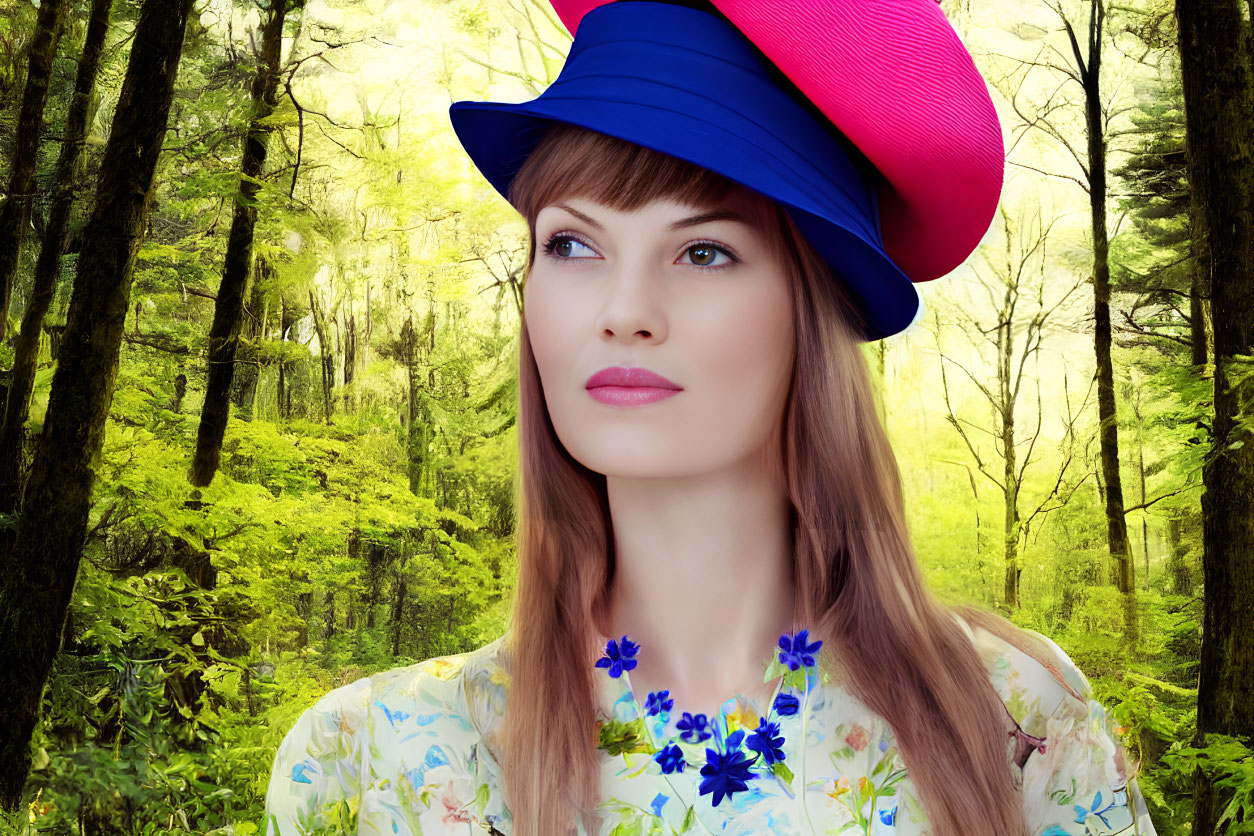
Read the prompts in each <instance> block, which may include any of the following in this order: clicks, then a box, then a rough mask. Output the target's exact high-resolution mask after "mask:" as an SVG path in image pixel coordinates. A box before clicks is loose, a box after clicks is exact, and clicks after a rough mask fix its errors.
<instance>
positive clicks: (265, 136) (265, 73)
mask: <svg viewBox="0 0 1254 836" xmlns="http://www.w3.org/2000/svg"><path fill="white" fill-rule="evenodd" d="M287 6H288V2H287V0H279V2H276V3H273V4H272V9H271V12H270V16H269V17H268V18H267V19H266V23H265V25H264V26H263V27H262V32H261V58H260V61H258V64H257V76H256V78H254V79H253V89H252V97H253V109H252V119H251V121H250V123H249V126H248V138H247V139H246V140H245V142H244V159H243V162H242V163H241V165H240V183H239V194H238V195H236V199H235V214H234V217H233V218H232V220H231V234H230V237H229V238H228V239H227V245H226V259H225V263H224V265H223V270H222V284H221V286H220V287H219V288H218V298H217V301H216V302H215V303H214V307H213V325H212V326H210V328H209V368H208V375H207V379H206V382H205V403H204V407H203V408H202V409H201V412H200V428H199V430H198V431H197V433H196V454H195V456H193V458H192V469H191V474H190V477H189V478H190V481H191V483H192V484H193V485H196V486H197V487H204V486H205V485H208V484H209V483H210V482H212V481H213V475H214V474H215V473H217V472H218V460H219V457H220V456H221V453H222V437H223V435H224V434H225V433H226V424H227V419H228V417H229V416H230V414H231V401H230V390H231V378H232V376H233V375H234V373H235V352H236V348H237V346H238V345H239V332H240V321H241V320H242V319H243V316H244V295H245V293H246V290H247V285H248V272H249V269H250V267H251V264H252V257H253V229H254V228H255V226H256V224H257V203H256V199H257V192H258V189H259V186H258V178H260V177H261V172H262V169H264V168H265V164H266V144H267V143H268V142H269V139H270V133H271V132H272V131H273V130H274V129H273V127H271V126H269V125H267V124H265V119H266V118H267V117H268V116H270V114H271V113H273V112H274V107H275V105H276V103H277V100H276V96H277V92H278V86H279V61H280V58H281V53H282V48H283V21H284V18H285V16H286V14H287Z"/></svg>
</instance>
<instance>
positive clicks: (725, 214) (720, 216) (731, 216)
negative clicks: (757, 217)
mask: <svg viewBox="0 0 1254 836" xmlns="http://www.w3.org/2000/svg"><path fill="white" fill-rule="evenodd" d="M553 205H554V206H555V207H557V208H559V209H565V210H566V211H567V212H569V213H570V214H572V215H574V216H575V217H576V218H579V220H581V221H583V222H584V223H586V224H588V226H590V227H592V228H593V229H596V230H600V231H604V230H605V227H603V226H601V224H599V223H598V222H597V221H595V220H593V219H592V218H591V217H589V216H588V215H585V214H584V213H583V212H580V211H579V210H578V209H575V208H573V207H571V206H568V205H567V204H565V203H554V204H553ZM713 221H735V222H736V223H740V224H744V225H745V226H747V227H750V228H752V226H753V225H752V224H751V223H749V221H748V220H746V219H745V217H744V215H741V214H740V213H739V212H737V211H735V210H733V209H719V210H716V211H713V212H703V213H701V214H700V215H693V216H692V217H689V218H680V219H679V220H677V221H675V222H674V223H672V224H671V225H670V227H669V228H670V229H672V230H676V229H684V228H686V227H690V226H698V225H700V224H704V223H711V222H713Z"/></svg>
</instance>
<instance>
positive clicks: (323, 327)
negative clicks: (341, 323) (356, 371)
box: [309, 288, 335, 426]
mask: <svg viewBox="0 0 1254 836" xmlns="http://www.w3.org/2000/svg"><path fill="white" fill-rule="evenodd" d="M309 312H310V314H311V315H312V316H313V321H314V330H315V331H317V333H318V359H319V361H320V362H319V365H320V366H321V367H322V407H323V411H324V413H325V415H326V420H327V426H330V425H331V385H332V383H334V379H333V377H332V376H333V375H334V374H335V357H334V355H332V354H331V346H330V345H328V344H327V340H328V335H327V320H326V317H325V316H323V314H322V309H321V308H319V307H318V300H317V299H316V298H315V297H314V292H313V289H312V288H310V290H309Z"/></svg>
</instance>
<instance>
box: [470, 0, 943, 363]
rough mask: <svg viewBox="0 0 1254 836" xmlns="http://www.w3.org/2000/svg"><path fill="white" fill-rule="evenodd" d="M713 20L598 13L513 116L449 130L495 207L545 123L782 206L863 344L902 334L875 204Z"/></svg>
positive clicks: (898, 276) (688, 12)
mask: <svg viewBox="0 0 1254 836" xmlns="http://www.w3.org/2000/svg"><path fill="white" fill-rule="evenodd" d="M773 70H774V68H773V67H772V66H771V65H770V63H769V62H768V61H767V59H766V58H765V57H764V56H763V55H762V54H761V52H759V51H758V49H757V47H755V46H754V45H753V43H752V42H751V41H749V40H748V39H747V38H746V37H745V36H744V35H743V34H741V32H740V31H739V30H738V29H736V28H735V27H734V26H732V25H731V24H730V23H729V22H728V21H726V20H724V19H723V18H721V17H717V16H715V15H712V14H709V13H707V12H703V11H700V10H696V9H690V8H686V7H683V6H676V5H669V4H663V3H651V2H631V3H609V4H607V5H604V6H599V7H597V8H595V9H593V10H591V11H589V12H588V13H587V14H586V15H585V17H584V19H583V21H582V22H581V23H580V25H579V31H578V35H577V37H576V38H575V41H574V43H573V44H572V45H571V49H570V53H569V55H568V57H567V60H566V64H565V66H564V67H563V68H562V72H561V74H560V75H559V77H558V78H557V80H556V81H554V82H553V83H552V84H551V85H550V86H549V87H548V88H547V89H546V90H545V91H544V92H543V93H542V94H541V95H540V96H539V97H537V98H535V99H533V100H531V101H529V102H523V103H520V104H506V103H498V102H455V103H454V104H453V105H452V106H451V107H450V109H449V114H450V118H451V120H452V123H453V128H454V130H455V131H456V132H457V135H458V138H459V139H460V140H461V142H462V145H463V146H464V147H465V149H466V151H467V153H468V154H469V155H470V157H471V159H472V160H473V161H474V162H475V165H476V166H477V167H478V168H479V170H480V171H481V172H482V173H483V175H484V177H486V178H487V180H488V181H489V182H490V183H491V184H492V186H493V187H494V188H495V189H496V190H497V191H498V192H500V193H501V194H502V195H508V191H509V185H510V183H511V182H512V181H513V178H514V175H515V174H517V172H518V169H519V168H521V166H522V164H523V162H525V160H526V158H527V156H528V155H529V154H530V153H531V151H532V150H533V149H534V148H535V146H536V144H537V143H538V142H539V141H540V139H541V138H542V137H543V135H544V133H545V132H546V131H547V129H548V128H550V127H551V126H552V123H553V122H563V123H568V124H572V125H577V126H580V127H583V128H587V129H589V130H593V131H597V132H599V133H603V134H607V135H609V136H613V137H617V138H619V139H623V140H626V141H628V142H632V143H635V144H638V145H641V146H644V147H646V148H651V149H653V150H656V151H661V152H663V153H666V154H669V155H671V156H674V157H678V158H680V159H684V160H687V161H689V162H692V163H695V164H697V165H700V166H702V167H703V168H706V169H709V170H710V171H714V172H716V173H718V174H721V175H723V176H725V177H727V178H729V179H731V180H733V181H735V182H738V183H741V184H743V185H745V186H748V187H749V188H751V189H754V190H756V191H758V192H760V193H762V194H764V195H766V196H767V197H770V198H772V199H773V200H776V201H778V202H780V203H781V204H783V205H784V208H785V209H787V210H788V211H789V212H790V214H791V215H792V216H793V218H794V219H795V220H796V222H797V224H798V226H799V227H800V228H801V229H802V231H803V232H804V234H805V235H806V237H807V240H809V241H810V243H811V244H812V245H813V246H814V247H815V249H816V250H818V251H819V253H820V254H821V255H822V256H823V257H824V259H825V260H827V261H828V263H829V264H831V266H832V267H833V268H834V270H835V271H836V273H837V275H838V276H840V277H841V278H842V279H843V280H844V281H845V282H846V284H847V285H848V286H849V288H850V290H851V291H852V295H853V297H854V299H855V302H857V303H859V306H860V308H861V309H862V313H863V316H864V317H866V318H867V320H868V328H867V331H866V333H865V334H864V338H866V339H879V338H881V337H883V336H885V335H887V334H892V333H896V332H898V331H900V330H902V329H903V328H905V327H906V326H907V325H908V324H909V323H910V322H911V321H912V318H913V317H914V315H915V314H916V312H917V310H918V305H919V297H918V294H917V292H916V291H915V289H914V285H913V283H911V282H910V280H909V279H908V278H907V277H906V276H905V275H904V273H902V272H901V270H900V269H899V268H898V267H897V266H896V265H895V264H894V263H893V262H892V260H891V259H889V258H888V256H887V255H885V254H884V247H883V239H882V236H881V232H880V227H879V211H878V205H877V192H876V188H875V186H874V184H873V183H871V182H868V180H867V179H865V178H864V177H863V176H862V174H861V172H860V171H859V170H858V167H857V165H856V164H855V163H854V161H853V160H852V159H851V158H850V156H849V154H848V153H847V152H846V151H845V149H844V148H843V147H842V143H841V141H840V140H839V139H838V138H837V136H836V135H835V128H834V127H833V126H831V124H830V123H827V122H820V121H819V120H818V119H816V118H815V116H814V115H812V114H811V113H810V112H809V111H808V110H807V109H806V108H804V107H803V106H802V105H801V104H799V103H798V102H797V101H795V100H794V99H793V98H792V97H791V96H790V95H789V94H788V93H787V92H785V91H784V89H782V88H781V87H780V86H779V85H778V84H777V83H776V82H775V81H774V80H773V79H772V71H773Z"/></svg>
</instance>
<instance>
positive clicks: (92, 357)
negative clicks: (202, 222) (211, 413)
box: [0, 0, 193, 810]
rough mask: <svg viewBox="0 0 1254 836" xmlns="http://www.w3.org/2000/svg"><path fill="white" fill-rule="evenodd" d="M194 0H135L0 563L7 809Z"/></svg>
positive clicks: (81, 517) (70, 561)
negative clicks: (49, 373) (51, 365)
mask: <svg viewBox="0 0 1254 836" xmlns="http://www.w3.org/2000/svg"><path fill="white" fill-rule="evenodd" d="M192 4H193V0H145V2H144V5H143V8H142V10H141V11H140V16H139V22H138V23H137V25H136V28H135V37H134V41H133V43H132V46H131V56H130V63H129V66H128V67H127V71H126V79H125V81H124V82H123V83H122V91H121V93H120V95H119V97H118V103H117V110H116V113H115V115H114V119H113V128H112V131H111V133H110V136H109V143H108V145H107V146H106V148H105V153H104V158H103V161H102V163H101V167H100V181H99V185H98V186H97V190H96V204H95V209H94V211H93V213H92V218H91V221H90V223H89V224H88V227H87V229H86V230H85V232H84V236H83V249H82V252H81V253H80V255H79V259H78V275H77V277H76V278H75V282H74V294H73V296H72V297H71V299H70V308H69V313H68V318H67V321H66V327H65V341H64V343H63V344H62V346H61V353H60V357H59V360H58V364H57V370H56V374H55V375H54V377H53V380H52V394H51V395H50V397H49V401H48V417H47V420H46V421H45V423H44V428H43V432H42V433H41V434H40V438H39V447H38V451H37V452H36V455H35V461H34V465H33V467H32V468H31V475H30V481H29V483H28V485H27V488H26V496H27V502H26V503H25V511H24V512H23V514H22V517H21V520H20V522H19V525H18V532H17V541H16V543H15V544H14V547H13V549H12V551H11V553H10V554H9V556H8V559H7V561H6V564H7V565H6V566H5V567H4V571H0V614H3V615H2V616H0V693H3V694H4V695H5V699H4V700H3V701H2V702H0V804H3V806H4V807H5V808H6V809H9V810H16V809H17V807H18V805H19V803H20V802H21V800H22V788H23V786H24V785H25V783H26V776H27V772H28V771H29V768H30V759H29V754H30V753H29V744H30V738H31V733H32V731H33V730H34V728H35V723H36V721H37V719H38V715H39V702H40V696H41V695H42V693H43V689H44V684H45V682H46V681H47V679H48V673H49V671H50V670H51V668H52V662H53V659H54V657H55V656H56V653H57V649H58V646H59V644H60V639H61V630H62V626H63V624H64V623H65V613H66V610H67V608H68V606H69V603H70V596H71V593H72V591H73V588H74V580H75V577H76V575H77V572H78V563H79V560H80V559H81V557H82V547H83V541H84V538H85V536H86V533H87V514H88V511H89V510H90V507H91V499H92V487H93V484H94V482H95V470H94V465H95V462H96V460H97V458H98V457H99V455H100V448H101V445H102V443H103V441H104V430H105V419H106V418H107V416H108V413H109V405H110V404H111V403H112V400H113V384H114V380H115V379H116V377H117V366H118V352H119V348H120V345H121V342H122V330H123V327H124V322H125V318H126V311H127V307H128V305H129V302H130V290H131V280H132V278H133V274H134V266H135V253H136V250H137V249H138V246H139V242H140V239H141V238H142V236H143V233H144V228H145V226H146V223H147V218H148V209H149V206H150V205H151V196H152V185H153V172H154V170H155V169H156V165H157V158H158V156H159V155H160V153H161V146H162V141H163V139H164V137H165V131H166V123H167V121H168V118H169V114H170V103H171V101H172V99H173V96H174V82H175V78H176V76H177V74H178V67H179V56H180V53H181V51H182V46H183V34H184V31H185V30H186V26H187V19H188V17H189V15H190V14H191V9H192Z"/></svg>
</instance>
